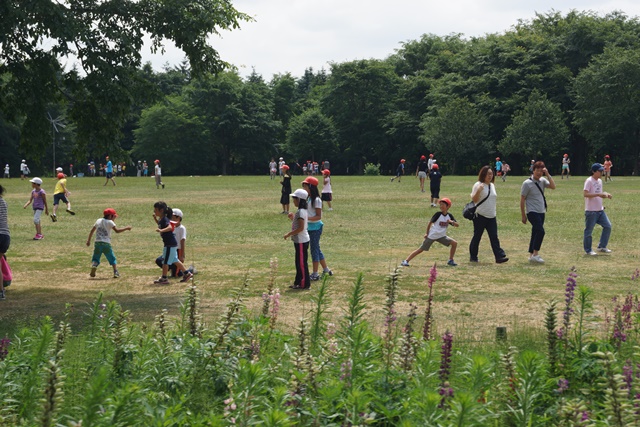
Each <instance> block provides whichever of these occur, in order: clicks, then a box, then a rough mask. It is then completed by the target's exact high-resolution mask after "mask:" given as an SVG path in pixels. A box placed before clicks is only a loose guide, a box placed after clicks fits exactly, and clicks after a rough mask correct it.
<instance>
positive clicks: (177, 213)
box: [173, 208, 183, 218]
mask: <svg viewBox="0 0 640 427" xmlns="http://www.w3.org/2000/svg"><path fill="white" fill-rule="evenodd" d="M173 214H174V215H175V216H179V217H180V218H183V216H182V211H181V210H180V209H178V208H176V209H173Z"/></svg>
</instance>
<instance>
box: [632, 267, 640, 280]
mask: <svg viewBox="0 0 640 427" xmlns="http://www.w3.org/2000/svg"><path fill="white" fill-rule="evenodd" d="M638 277H640V269H637V268H636V271H634V272H633V274H632V275H631V280H636V279H637V278H638Z"/></svg>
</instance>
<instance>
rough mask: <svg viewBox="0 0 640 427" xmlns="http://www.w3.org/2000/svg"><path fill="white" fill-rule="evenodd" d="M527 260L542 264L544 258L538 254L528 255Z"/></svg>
mask: <svg viewBox="0 0 640 427" xmlns="http://www.w3.org/2000/svg"><path fill="white" fill-rule="evenodd" d="M529 262H533V263H538V264H544V260H543V259H542V258H541V257H540V255H531V256H530V257H529Z"/></svg>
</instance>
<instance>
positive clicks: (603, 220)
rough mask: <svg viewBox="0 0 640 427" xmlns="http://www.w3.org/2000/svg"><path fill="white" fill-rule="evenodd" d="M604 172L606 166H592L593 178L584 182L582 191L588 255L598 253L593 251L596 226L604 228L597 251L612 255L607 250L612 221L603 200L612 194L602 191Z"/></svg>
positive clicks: (584, 240)
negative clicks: (593, 236) (605, 209)
mask: <svg viewBox="0 0 640 427" xmlns="http://www.w3.org/2000/svg"><path fill="white" fill-rule="evenodd" d="M603 172H604V166H602V165H601V164H600V163H594V164H593V165H592V166H591V176H590V177H589V178H587V179H586V180H585V182H584V189H583V191H582V193H583V195H584V238H583V246H584V251H585V252H586V253H587V255H591V256H595V255H598V253H597V252H595V251H594V250H593V247H592V246H591V245H592V240H593V239H592V234H593V229H594V228H595V226H596V224H598V225H600V226H601V227H602V235H600V244H598V248H597V249H596V251H598V252H603V253H606V254H608V253H611V250H610V249H609V248H607V245H608V244H609V237H610V236H611V221H609V218H608V217H607V214H606V212H605V211H604V206H603V203H602V199H610V198H611V194H609V193H607V192H605V191H602V180H601V179H600V177H602V173H603Z"/></svg>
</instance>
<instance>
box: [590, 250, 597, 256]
mask: <svg viewBox="0 0 640 427" xmlns="http://www.w3.org/2000/svg"><path fill="white" fill-rule="evenodd" d="M587 255H591V256H596V255H598V254H597V253H596V252H594V251H591V252H587Z"/></svg>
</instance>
